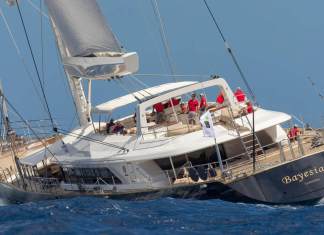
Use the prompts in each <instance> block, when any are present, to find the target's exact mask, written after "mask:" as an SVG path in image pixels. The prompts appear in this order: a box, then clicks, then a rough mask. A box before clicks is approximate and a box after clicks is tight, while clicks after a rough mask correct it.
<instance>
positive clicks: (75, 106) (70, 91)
mask: <svg viewBox="0 0 324 235" xmlns="http://www.w3.org/2000/svg"><path fill="white" fill-rule="evenodd" d="M55 48H56V50H55V52H56V58H57V60H56V65H57V68H58V71H60V74H61V76H59V77H60V80H61V82H62V84H63V86H64V89H65V91H66V92H67V94H70V97H71V99H72V102H73V106H74V110H75V114H76V117H77V120H78V122H79V125H80V126H81V121H80V117H79V115H77V112H78V108H77V105H76V103H75V100H74V98H73V94H72V90H71V85H70V83H69V82H68V81H67V79H64V77H66V76H67V75H66V74H64V73H63V71H62V67H61V64H60V52H59V48H58V47H55ZM73 84H74V82H73ZM74 119H75V117H74V118H73V120H72V123H71V125H72V124H73V122H74Z"/></svg>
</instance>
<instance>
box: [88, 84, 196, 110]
mask: <svg viewBox="0 0 324 235" xmlns="http://www.w3.org/2000/svg"><path fill="white" fill-rule="evenodd" d="M194 83H197V82H196V81H184V82H173V83H165V84H162V85H159V86H154V87H150V88H146V89H143V90H140V91H136V92H134V93H131V94H128V95H124V96H121V97H119V98H116V99H113V100H110V101H108V102H106V103H103V104H99V105H97V106H96V107H94V108H93V109H92V112H96V113H105V112H112V111H113V110H114V109H117V108H120V107H123V106H126V105H128V104H131V103H134V102H136V101H138V100H137V99H139V100H145V99H148V98H150V97H152V96H156V95H159V94H161V93H164V92H167V91H171V90H175V89H178V88H181V87H185V86H189V85H192V84H194Z"/></svg>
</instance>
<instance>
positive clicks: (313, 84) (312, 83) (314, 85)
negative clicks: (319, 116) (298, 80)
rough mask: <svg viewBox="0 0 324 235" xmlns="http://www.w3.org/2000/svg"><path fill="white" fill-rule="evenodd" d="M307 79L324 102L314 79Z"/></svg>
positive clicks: (323, 96) (323, 97)
mask: <svg viewBox="0 0 324 235" xmlns="http://www.w3.org/2000/svg"><path fill="white" fill-rule="evenodd" d="M307 79H308V81H309V82H310V84H311V85H312V87H313V88H314V90H315V92H316V93H317V95H318V97H319V98H320V100H321V101H323V102H324V95H323V94H322V93H321V92H320V90H319V89H318V87H317V86H316V83H315V82H314V81H313V80H312V78H311V77H310V76H308V77H307Z"/></svg>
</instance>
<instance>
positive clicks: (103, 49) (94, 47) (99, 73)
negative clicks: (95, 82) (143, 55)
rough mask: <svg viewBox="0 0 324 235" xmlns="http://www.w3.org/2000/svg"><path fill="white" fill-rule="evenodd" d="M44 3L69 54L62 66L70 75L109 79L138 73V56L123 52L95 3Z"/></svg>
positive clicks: (89, 0)
mask: <svg viewBox="0 0 324 235" xmlns="http://www.w3.org/2000/svg"><path fill="white" fill-rule="evenodd" d="M45 3H46V5H47V8H48V12H49V15H50V17H51V20H52V23H53V26H54V29H55V31H56V36H57V37H59V40H61V42H62V44H63V46H64V51H66V55H63V63H64V66H65V68H66V70H67V72H68V73H69V74H70V75H72V76H76V77H86V78H98V77H99V78H100V77H102V78H105V79H107V78H109V77H115V76H123V75H127V74H130V73H133V72H136V71H137V69H138V58H137V54H136V53H123V52H122V50H121V47H120V45H119V44H118V42H117V40H116V37H115V36H114V34H113V32H112V31H111V29H110V27H109V26H108V24H107V23H106V22H105V19H104V17H103V15H102V13H101V11H100V8H99V6H98V4H97V2H96V1H95V0H45Z"/></svg>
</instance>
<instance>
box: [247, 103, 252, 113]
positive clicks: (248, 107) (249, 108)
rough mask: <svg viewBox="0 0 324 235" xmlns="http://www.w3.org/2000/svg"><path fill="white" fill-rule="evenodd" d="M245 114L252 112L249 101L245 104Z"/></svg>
mask: <svg viewBox="0 0 324 235" xmlns="http://www.w3.org/2000/svg"><path fill="white" fill-rule="evenodd" d="M246 112H247V113H252V112H253V105H252V103H251V102H250V101H249V102H247V103H246Z"/></svg>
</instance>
